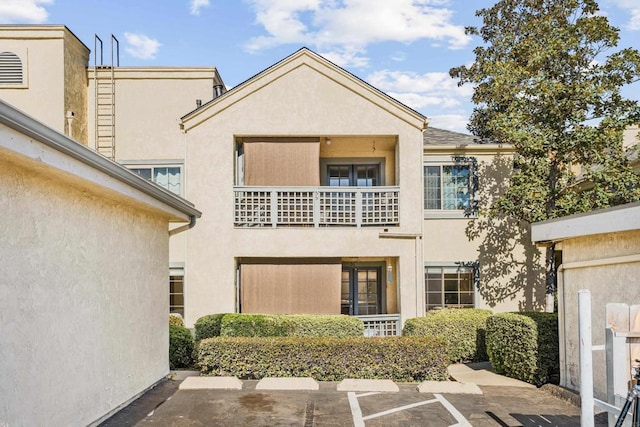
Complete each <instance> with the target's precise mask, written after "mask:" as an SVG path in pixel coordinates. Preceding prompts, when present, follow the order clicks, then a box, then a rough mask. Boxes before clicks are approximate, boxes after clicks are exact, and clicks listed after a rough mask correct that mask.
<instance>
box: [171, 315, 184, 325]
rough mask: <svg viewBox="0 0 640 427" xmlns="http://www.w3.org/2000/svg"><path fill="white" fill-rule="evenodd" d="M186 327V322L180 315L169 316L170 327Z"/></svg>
mask: <svg viewBox="0 0 640 427" xmlns="http://www.w3.org/2000/svg"><path fill="white" fill-rule="evenodd" d="M171 325H173V326H184V320H182V317H181V316H180V315H179V314H170V315H169V326H171Z"/></svg>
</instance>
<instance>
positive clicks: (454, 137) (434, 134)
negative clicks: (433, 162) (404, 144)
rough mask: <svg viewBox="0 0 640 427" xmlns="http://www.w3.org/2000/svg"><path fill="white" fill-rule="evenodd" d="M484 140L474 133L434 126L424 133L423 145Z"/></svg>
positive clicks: (469, 143) (468, 143) (463, 143)
mask: <svg viewBox="0 0 640 427" xmlns="http://www.w3.org/2000/svg"><path fill="white" fill-rule="evenodd" d="M482 142H483V141H482V140H480V139H478V138H476V137H475V136H473V135H469V134H465V133H459V132H453V131H450V130H444V129H438V128H432V127H428V128H427V129H426V130H425V131H424V133H423V145H471V144H482Z"/></svg>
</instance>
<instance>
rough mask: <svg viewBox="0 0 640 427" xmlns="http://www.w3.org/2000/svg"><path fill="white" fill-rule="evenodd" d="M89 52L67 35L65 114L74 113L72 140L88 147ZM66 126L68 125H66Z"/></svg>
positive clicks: (65, 53)
mask: <svg viewBox="0 0 640 427" xmlns="http://www.w3.org/2000/svg"><path fill="white" fill-rule="evenodd" d="M88 62H89V52H88V51H87V50H86V48H85V47H84V46H83V45H82V44H81V43H80V42H79V41H78V40H77V39H76V38H75V37H73V36H72V35H70V34H68V33H67V34H65V44H64V86H65V91H64V114H65V115H66V114H67V111H72V112H73V113H74V114H75V116H74V119H73V121H72V122H71V134H70V135H69V132H68V131H66V132H65V134H68V136H70V137H71V138H73V139H75V140H76V141H80V142H81V143H83V144H84V145H87V127H88V125H89V123H88V120H87V65H88ZM65 126H67V129H68V124H67V123H65Z"/></svg>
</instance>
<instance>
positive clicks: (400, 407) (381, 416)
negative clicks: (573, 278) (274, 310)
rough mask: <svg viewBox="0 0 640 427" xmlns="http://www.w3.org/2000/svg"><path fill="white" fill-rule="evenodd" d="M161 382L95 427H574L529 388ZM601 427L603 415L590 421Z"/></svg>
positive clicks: (573, 420) (566, 405)
mask: <svg viewBox="0 0 640 427" xmlns="http://www.w3.org/2000/svg"><path fill="white" fill-rule="evenodd" d="M179 383H180V381H174V380H167V381H164V382H162V383H160V384H158V385H157V386H156V387H155V388H154V389H152V390H149V391H148V392H147V393H145V394H144V395H143V396H141V397H140V398H139V399H138V400H136V401H134V402H133V403H131V404H130V405H129V406H127V407H126V408H124V409H123V410H121V411H120V412H118V413H117V414H115V415H114V416H113V417H111V418H110V419H108V420H106V421H105V422H104V423H103V424H101V426H104V427H111V426H302V427H313V426H318V427H319V426H327V427H328V426H332V427H337V426H356V427H358V426H367V427H374V426H452V425H460V426H465V425H471V426H479V427H482V426H544V427H548V426H549V427H550V426H579V425H580V408H578V407H577V406H575V405H573V404H571V403H570V402H568V401H567V400H564V399H561V398H558V397H555V396H553V395H551V394H550V393H548V392H545V391H543V390H541V389H535V388H516V387H504V386H481V387H480V388H481V390H482V392H483V394H481V395H467V394H432V393H419V392H418V391H417V384H398V385H399V387H400V391H399V392H397V393H375V392H374V393H364V392H356V393H353V392H351V393H349V392H338V391H336V383H328V382H327V383H320V389H319V390H316V391H269V390H256V389H255V386H256V384H257V381H243V389H242V390H178V385H179ZM596 426H606V415H605V414H600V415H597V416H596Z"/></svg>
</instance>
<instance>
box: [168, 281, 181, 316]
mask: <svg viewBox="0 0 640 427" xmlns="http://www.w3.org/2000/svg"><path fill="white" fill-rule="evenodd" d="M169 313H177V314H179V315H180V316H182V318H183V319H184V276H181V275H180V276H173V275H171V276H169Z"/></svg>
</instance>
